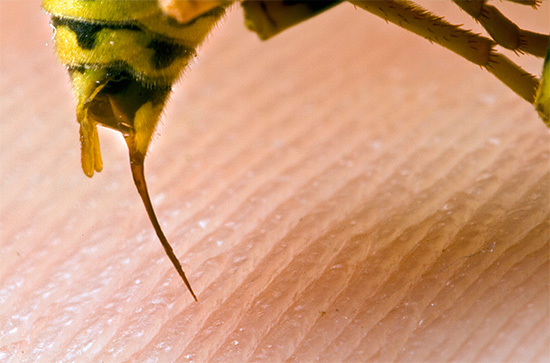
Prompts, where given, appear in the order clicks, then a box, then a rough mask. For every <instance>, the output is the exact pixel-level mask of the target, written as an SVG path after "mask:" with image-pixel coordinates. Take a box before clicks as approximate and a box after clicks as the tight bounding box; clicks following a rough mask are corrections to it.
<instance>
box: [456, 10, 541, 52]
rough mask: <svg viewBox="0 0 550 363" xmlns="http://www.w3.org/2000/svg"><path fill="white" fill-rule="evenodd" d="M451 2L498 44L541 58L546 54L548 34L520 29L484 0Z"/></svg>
mask: <svg viewBox="0 0 550 363" xmlns="http://www.w3.org/2000/svg"><path fill="white" fill-rule="evenodd" d="M453 2H454V3H456V4H457V5H458V6H459V7H460V8H461V9H462V10H464V11H465V12H467V13H468V14H470V16H472V17H473V18H474V19H475V20H477V21H478V22H479V23H480V24H481V25H482V26H483V27H484V28H485V30H486V31H487V33H489V35H490V36H491V38H493V40H494V41H495V42H497V43H498V44H499V45H500V46H502V47H504V48H507V49H510V50H513V51H516V52H520V53H528V54H532V55H534V56H537V57H541V58H542V57H544V56H545V55H546V48H547V47H548V35H545V34H540V33H535V32H531V31H528V30H523V29H521V28H520V27H519V26H517V25H516V24H514V23H513V22H512V21H511V20H510V19H508V18H507V17H506V16H504V14H502V13H501V12H500V11H499V10H498V9H497V8H496V7H494V6H492V5H487V3H486V1H465V0H453ZM521 4H525V3H521Z"/></svg>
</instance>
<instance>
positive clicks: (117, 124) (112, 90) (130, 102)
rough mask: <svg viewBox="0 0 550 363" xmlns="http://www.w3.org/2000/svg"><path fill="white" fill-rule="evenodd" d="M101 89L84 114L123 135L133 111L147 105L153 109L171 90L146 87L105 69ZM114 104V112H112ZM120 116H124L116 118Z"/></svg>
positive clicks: (130, 125) (131, 124)
mask: <svg viewBox="0 0 550 363" xmlns="http://www.w3.org/2000/svg"><path fill="white" fill-rule="evenodd" d="M105 79H106V80H107V82H106V84H105V86H104V87H103V88H101V90H100V91H99V92H98V94H97V95H96V96H95V97H94V99H93V100H92V101H91V103H90V105H89V108H88V112H89V115H90V117H91V118H92V119H94V120H96V121H97V122H99V123H100V124H102V125H103V126H106V127H109V128H112V129H115V130H117V131H120V132H122V133H123V134H127V133H128V132H130V130H132V129H133V128H134V118H135V114H136V112H137V111H138V110H139V109H140V108H141V106H143V105H144V104H145V103H147V102H151V103H152V104H153V106H155V105H158V104H163V103H164V102H165V101H166V97H167V96H168V94H169V93H170V91H171V87H170V86H163V87H158V86H157V87H147V86H145V85H144V84H143V83H141V82H140V81H139V80H136V78H135V77H133V76H132V75H131V74H130V73H128V72H126V71H119V70H117V69H110V70H109V69H108V70H107V74H106V75H105ZM113 103H114V104H116V107H117V109H118V111H116V112H115V111H114V110H113V109H112V105H113ZM121 115H124V116H125V117H122V118H121V117H120V116H121Z"/></svg>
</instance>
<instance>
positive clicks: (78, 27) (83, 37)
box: [52, 16, 143, 49]
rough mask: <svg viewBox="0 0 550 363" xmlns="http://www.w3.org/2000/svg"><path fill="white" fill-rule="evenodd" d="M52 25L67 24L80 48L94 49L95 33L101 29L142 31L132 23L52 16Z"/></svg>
mask: <svg viewBox="0 0 550 363" xmlns="http://www.w3.org/2000/svg"><path fill="white" fill-rule="evenodd" d="M52 25H53V26H54V27H58V26H67V27H68V28H69V29H71V30H72V31H73V32H74V33H75V34H76V40H77V41H78V46H79V47H80V48H82V49H94V47H95V40H96V36H97V33H98V32H100V31H101V30H103V29H125V30H132V31H143V30H141V28H140V27H138V26H137V25H133V24H118V23H115V24H110V23H101V22H96V21H91V20H79V19H73V18H65V17H58V16H53V17H52Z"/></svg>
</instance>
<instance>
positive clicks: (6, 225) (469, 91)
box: [0, 1, 550, 362]
mask: <svg viewBox="0 0 550 363" xmlns="http://www.w3.org/2000/svg"><path fill="white" fill-rule="evenodd" d="M428 4H429V3H428ZM429 5H430V4H429ZM431 5H433V6H430V8H434V7H435V8H436V9H437V10H438V11H443V10H445V11H451V12H452V11H453V4H451V3H441V2H436V3H433V4H431ZM500 6H501V5H499V7H500ZM502 6H504V9H508V13H513V14H514V17H513V18H514V20H517V21H518V22H519V23H520V25H523V26H528V27H529V29H531V30H538V31H541V32H546V33H548V30H549V24H548V17H547V15H548V10H549V8H548V4H547V3H545V4H544V7H542V8H541V9H540V10H538V11H536V12H535V11H533V10H532V9H530V8H527V9H523V8H519V7H518V6H517V5H516V6H513V5H508V6H506V5H504V4H503V5H502ZM518 9H519V10H518ZM0 10H1V11H0V17H1V21H0V41H1V44H0V46H1V48H0V62H1V63H0V69H1V71H0V72H1V77H2V81H1V82H2V87H0V92H1V97H0V114H1V115H2V131H1V132H0V147H1V153H0V158H1V159H0V160H1V164H0V167H1V169H0V173H1V175H2V178H0V179H1V180H0V185H1V190H0V192H1V195H2V202H1V206H0V207H1V209H0V210H1V223H2V224H1V230H0V256H1V258H2V263H1V264H0V361H2V362H3V361H7V362H53V361H55V362H74V361H76V362H123V361H131V362H146V361H153V362H154V361H159V362H182V361H183V362H185V361H194V362H203V361H223V362H231V361H235V362H241V361H247V360H249V361H269V362H277V361H296V362H304V361H313V360H320V361H326V362H344V361H345V362H357V361H547V360H548V358H549V357H550V353H549V351H548V347H549V346H550V332H549V328H548V327H549V323H550V315H549V314H550V313H549V304H548V302H549V298H550V290H549V286H550V278H549V276H550V274H549V272H550V271H549V240H550V232H549V222H548V221H549V217H550V211H549V209H550V207H549V205H550V200H549V198H550V197H549V193H550V192H549V190H550V170H549V155H550V150H549V145H550V143H549V142H550V133H549V132H548V129H547V128H546V127H545V126H544V124H543V123H542V121H541V120H539V119H538V117H537V115H536V112H535V111H534V110H533V108H532V107H531V106H530V105H529V104H527V103H526V102H525V101H523V100H522V99H520V98H519V97H518V96H516V95H515V94H513V93H512V92H511V91H509V90H508V89H506V87H505V86H503V85H502V84H501V83H499V82H498V81H497V80H496V79H495V78H494V77H492V76H491V75H490V74H489V73H488V72H486V71H484V70H480V69H479V67H477V66H474V65H471V64H468V63H467V62H466V61H464V60H463V59H460V58H459V57H457V56H456V55H454V54H452V53H450V52H449V51H447V50H444V49H442V48H440V47H437V46H435V45H431V44H429V43H428V42H427V41H425V40H423V39H421V38H418V37H416V36H414V35H412V34H409V33H407V32H405V31H402V30H401V29H399V28H397V27H395V26H393V25H387V24H385V23H384V22H383V21H381V20H379V19H377V18H375V17H373V16H371V15H369V14H367V13H365V12H363V11H360V10H355V9H354V8H353V7H352V6H350V5H348V4H345V5H342V6H339V7H337V8H335V9H334V10H331V11H329V12H328V13H326V14H324V15H322V16H319V17H317V18H315V19H313V20H310V21H308V22H307V23H304V24H302V25H300V26H299V27H296V28H294V29H290V30H288V31H286V32H285V33H282V34H280V35H278V36H276V37H275V38H273V39H271V40H269V41H267V42H263V43H262V42H260V41H259V40H257V39H256V37H255V35H254V34H252V33H250V32H248V31H247V30H246V29H245V28H244V26H243V25H242V14H241V12H240V10H239V9H238V8H236V9H234V10H233V11H232V12H231V13H230V14H229V15H228V17H227V19H226V20H225V21H224V22H223V23H222V24H221V25H220V26H219V27H218V29H217V30H216V31H215V33H214V34H213V36H211V37H210V38H209V40H208V41H207V43H206V44H205V46H204V47H202V48H201V50H200V52H199V54H200V56H199V58H198V61H197V62H196V63H195V64H194V65H193V66H192V67H191V69H190V70H189V71H188V72H187V73H186V75H185V76H184V78H183V80H182V82H180V83H178V85H177V86H176V87H175V88H176V89H175V93H174V95H173V97H172V99H171V101H170V102H169V104H168V105H167V112H166V114H165V116H164V118H163V125H161V126H160V128H159V130H158V137H157V138H156V139H155V140H154V141H153V143H152V146H151V150H150V153H149V155H148V157H147V159H146V162H145V163H146V170H145V172H146V177H147V179H148V182H149V189H150V193H151V196H152V199H153V203H154V204H155V207H156V211H157V214H158V217H159V219H160V221H161V225H162V226H163V228H164V231H165V233H166V235H167V236H168V239H169V241H171V243H172V246H173V247H174V250H175V252H176V254H177V255H178V256H179V257H180V259H181V261H182V265H183V267H184V269H185V271H186V273H187V275H188V277H189V280H190V282H191V284H192V285H193V288H194V290H195V292H196V293H197V296H198V302H194V301H193V299H192V298H191V296H190V294H189V293H188V292H187V290H186V289H185V286H184V285H183V284H182V282H181V280H180V279H179V276H178V275H177V273H176V271H175V270H174V268H173V267H172V265H171V264H170V262H169V260H168V259H167V258H166V257H165V255H164V252H163V250H162V248H161V246H160V243H159V242H158V241H157V239H156V237H155V234H154V232H153V230H152V227H151V226H150V224H149V221H148V219H147V216H146V213H145V210H144V208H143V206H142V205H141V203H140V199H139V196H138V195H137V193H136V191H135V189H134V186H133V184H132V180H131V175H130V171H129V166H128V160H127V155H126V150H125V145H124V142H123V140H122V139H121V137H120V135H118V134H115V133H113V132H110V131H106V130H102V131H101V134H100V138H101V142H102V154H103V158H104V166H105V168H104V170H103V171H102V172H101V173H99V174H97V175H95V176H94V177H93V178H92V179H88V178H87V177H85V176H84V175H83V174H82V172H81V170H80V166H79V155H80V154H79V145H78V125H77V124H76V122H75V120H74V109H73V107H74V105H73V103H72V102H71V99H72V96H71V91H70V85H69V82H68V76H67V75H66V74H65V70H64V69H63V67H62V66H61V65H59V64H57V63H56V60H55V57H54V52H53V44H52V43H51V42H50V43H49V44H48V45H46V43H48V42H49V40H50V39H51V29H50V28H49V26H48V18H47V16H46V15H45V14H43V13H42V12H41V11H40V8H39V3H38V2H37V1H24V2H0ZM455 15H456V16H457V18H456V20H455V21H454V22H455V23H463V22H466V21H467V19H464V16H465V14H463V13H460V12H458V13H457V14H455ZM451 20H453V19H451ZM474 25H475V24H473V25H471V26H474ZM524 62H525V66H526V67H528V68H529V70H531V71H533V72H539V71H538V69H540V67H541V65H542V61H541V60H540V59H535V58H533V57H527V58H526V59H525V61H524Z"/></svg>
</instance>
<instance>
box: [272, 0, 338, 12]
mask: <svg viewBox="0 0 550 363" xmlns="http://www.w3.org/2000/svg"><path fill="white" fill-rule="evenodd" d="M339 2H341V0H321V1H312V0H283V5H284V6H294V5H305V6H307V8H308V9H309V10H310V11H311V12H313V13H319V12H321V11H323V10H326V9H327V8H329V7H331V6H334V5H336V4H337V3H339Z"/></svg>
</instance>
